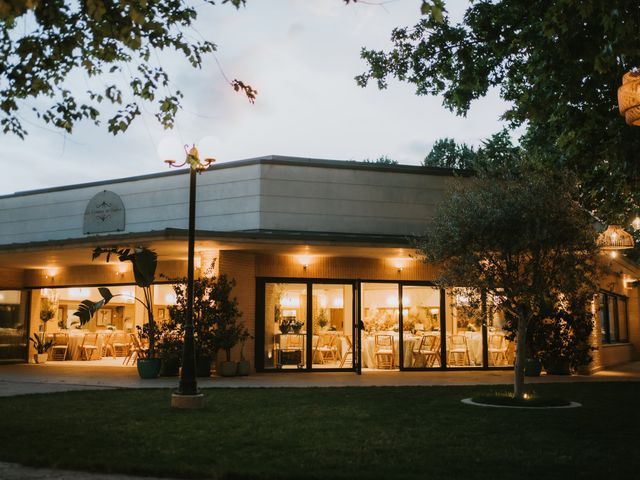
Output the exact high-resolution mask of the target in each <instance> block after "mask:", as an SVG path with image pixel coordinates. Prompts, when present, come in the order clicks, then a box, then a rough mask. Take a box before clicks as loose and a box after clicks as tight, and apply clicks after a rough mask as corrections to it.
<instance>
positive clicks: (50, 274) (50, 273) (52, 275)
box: [44, 267, 58, 280]
mask: <svg viewBox="0 0 640 480" xmlns="http://www.w3.org/2000/svg"><path fill="white" fill-rule="evenodd" d="M57 273H58V269H57V268H54V267H49V268H47V270H46V273H45V276H44V278H50V279H51V280H54V279H55V277H56V274H57Z"/></svg>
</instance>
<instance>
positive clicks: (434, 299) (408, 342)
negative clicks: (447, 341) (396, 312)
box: [402, 286, 441, 368]
mask: <svg viewBox="0 0 640 480" xmlns="http://www.w3.org/2000/svg"><path fill="white" fill-rule="evenodd" d="M402 339H403V340H402V344H403V347H404V348H403V354H404V359H403V365H404V367H405V368H433V367H440V365H441V361H440V289H439V288H436V287H419V286H403V287H402Z"/></svg>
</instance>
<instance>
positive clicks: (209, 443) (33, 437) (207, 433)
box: [0, 383, 640, 480]
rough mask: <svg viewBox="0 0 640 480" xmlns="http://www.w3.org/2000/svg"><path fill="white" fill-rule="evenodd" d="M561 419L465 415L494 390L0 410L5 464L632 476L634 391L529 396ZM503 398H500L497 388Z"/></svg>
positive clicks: (12, 402) (188, 472) (538, 414)
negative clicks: (473, 400) (551, 400)
mask: <svg viewBox="0 0 640 480" xmlns="http://www.w3.org/2000/svg"><path fill="white" fill-rule="evenodd" d="M530 388H532V389H533V391H534V392H536V393H537V394H548V395H552V396H555V397H564V398H567V399H570V400H575V401H578V402H580V403H582V404H583V407H582V408H577V409H567V410H562V409H561V410H544V411H538V410H513V409H498V408H482V407H474V406H470V405H463V404H461V403H460V400H461V399H462V398H465V397H473V396H478V395H483V394H485V395H486V394H489V393H491V392H493V391H496V387H405V388H386V387H385V388H382V387H381V388H308V389H211V390H207V391H206V392H205V394H206V397H207V406H206V408H205V409H204V410H201V411H180V410H172V409H171V408H170V407H169V403H170V393H169V392H168V391H167V390H111V391H99V392H67V393H56V394H48V395H29V396H22V397H5V398H0V412H2V420H1V421H0V426H1V428H0V445H2V448H0V460H4V461H11V462H18V463H22V464H27V465H35V466H50V467H57V468H69V469H78V470H88V471H99V472H104V473H106V472H113V473H115V472H119V473H132V474H140V475H157V476H168V477H171V476H174V477H208V478H229V479H231V478H256V479H258V478H259V479H262V478H318V479H327V478H362V479H368V480H369V479H378V478H380V479H389V478H416V479H434V478H447V479H480V478H482V479H485V478H489V479H511V478H520V479H522V478H526V479H536V480H539V479H545V480H546V479H565V480H566V479H573V478H579V479H585V478H598V479H602V478H637V475H638V468H639V467H640V455H639V454H638V445H639V443H638V442H639V440H638V438H640V437H639V434H640V404H639V400H640V384H639V383H575V384H554V385H537V386H532V387H530ZM505 389H508V387H505Z"/></svg>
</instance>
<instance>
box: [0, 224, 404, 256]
mask: <svg viewBox="0 0 640 480" xmlns="http://www.w3.org/2000/svg"><path fill="white" fill-rule="evenodd" d="M187 235H188V230H186V229H179V228H167V229H164V230H153V231H150V232H141V233H117V234H112V235H91V236H86V237H77V238H69V239H61V240H42V241H37V242H26V243H9V244H5V245H0V252H11V251H16V250H28V249H39V248H43V247H46V248H56V247H57V248H64V247H66V246H81V245H96V246H97V245H105V244H112V245H115V244H133V243H138V242H145V241H146V242H148V241H161V240H176V239H185V240H186V238H187ZM413 238H415V236H403V235H378V234H356V233H344V232H343V233H340V232H298V231H284V230H282V231H281V230H250V231H230V232H226V231H225V232H221V231H210V230H196V241H198V240H212V239H229V240H243V241H250V240H257V241H269V240H272V241H302V242H323V243H324V242H329V243H338V244H366V245H376V246H381V247H382V246H400V247H406V246H409V245H411V243H412V241H413Z"/></svg>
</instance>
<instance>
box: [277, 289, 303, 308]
mask: <svg viewBox="0 0 640 480" xmlns="http://www.w3.org/2000/svg"><path fill="white" fill-rule="evenodd" d="M285 295H286V296H284V297H282V300H280V306H282V307H288V308H300V295H298V294H297V293H294V292H288V293H286V294H285Z"/></svg>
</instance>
